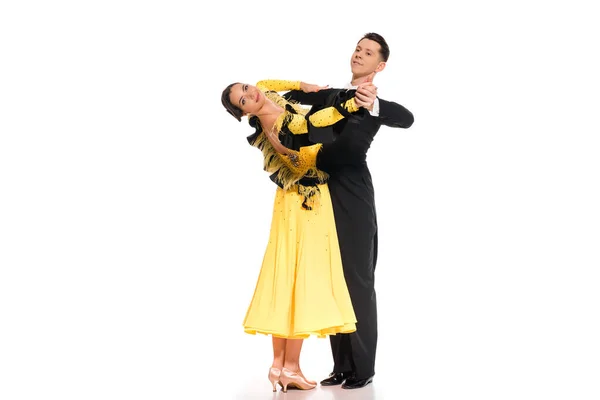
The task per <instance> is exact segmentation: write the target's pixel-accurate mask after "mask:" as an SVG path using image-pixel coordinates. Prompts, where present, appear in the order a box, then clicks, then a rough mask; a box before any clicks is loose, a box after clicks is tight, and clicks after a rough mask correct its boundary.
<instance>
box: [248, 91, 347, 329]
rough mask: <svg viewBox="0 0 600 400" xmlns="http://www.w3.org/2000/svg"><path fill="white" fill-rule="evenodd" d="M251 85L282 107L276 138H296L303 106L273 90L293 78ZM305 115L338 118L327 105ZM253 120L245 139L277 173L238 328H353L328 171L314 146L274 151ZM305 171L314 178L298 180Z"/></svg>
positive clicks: (322, 121)
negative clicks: (265, 236)
mask: <svg viewBox="0 0 600 400" xmlns="http://www.w3.org/2000/svg"><path fill="white" fill-rule="evenodd" d="M257 87H258V88H259V89H261V91H263V92H264V94H265V96H266V97H268V98H269V99H271V100H272V101H274V102H276V103H277V104H279V105H281V106H282V107H283V108H284V109H285V110H286V111H285V112H284V113H283V114H282V115H281V116H280V118H279V119H278V120H277V122H276V124H275V125H276V128H277V129H278V130H279V134H280V138H282V137H284V136H285V135H293V136H294V137H293V139H303V137H302V136H303V135H304V136H306V135H307V132H308V125H307V118H306V110H305V109H303V108H301V107H300V106H299V105H296V104H291V103H288V102H287V101H286V100H285V99H284V98H283V97H281V96H280V95H279V94H278V93H277V92H279V91H284V90H293V89H299V82H294V81H272V80H269V81H261V82H259V83H258V84H257ZM343 106H344V107H345V108H346V110H348V111H349V112H354V111H356V110H357V109H358V108H357V107H356V104H355V103H354V99H351V100H350V101H348V102H347V103H346V104H344V105H343ZM309 118H310V122H311V123H312V124H314V125H315V126H324V125H331V124H333V123H335V122H337V121H339V120H340V119H341V118H343V116H342V115H341V114H340V113H339V112H338V111H337V110H335V109H334V108H333V107H330V108H325V109H323V110H320V111H318V112H317V113H315V114H313V115H311V116H310V117H309ZM253 126H256V133H255V134H254V135H251V136H249V137H248V141H249V142H250V144H252V145H253V146H255V147H258V148H259V149H260V150H261V151H262V152H263V155H264V162H265V165H264V168H265V170H266V171H268V172H271V173H272V174H273V176H276V177H277V180H278V182H279V187H277V189H276V193H275V201H274V205H273V215H272V220H271V230H270V235H269V241H268V244H267V248H266V250H265V254H264V257H263V261H262V266H261V269H260V273H259V276H258V280H257V282H256V287H255V290H254V294H253V296H252V300H251V302H250V305H249V306H248V310H247V312H246V317H245V319H244V323H243V326H244V331H245V332H247V333H249V334H257V333H260V334H265V335H273V336H274V337H280V338H287V339H304V338H307V337H309V336H311V335H315V336H317V337H326V336H327V335H334V334H337V333H350V332H354V331H355V330H356V317H355V314H354V310H353V308H352V302H351V300H350V294H349V292H348V288H347V286H346V281H345V278H344V272H343V269H342V259H341V255H340V248H339V244H338V237H337V232H336V226H335V219H334V215H333V207H332V205H331V197H330V194H329V189H328V186H327V183H326V177H327V174H325V173H323V172H322V171H319V170H318V169H317V168H316V157H317V154H318V151H319V150H320V147H321V145H320V144H316V145H306V146H297V147H298V149H297V151H293V154H292V155H291V156H285V155H282V154H279V153H277V152H275V150H274V149H273V148H272V146H271V144H270V142H269V141H268V139H266V137H265V135H264V133H263V132H262V128H261V127H260V123H258V121H257V120H255V121H254V125H253ZM282 142H284V141H282ZM288 143H290V142H289V141H288ZM295 143H306V144H308V141H305V142H303V141H302V140H300V142H298V141H296V142H295ZM288 147H289V146H288ZM307 177H308V178H310V179H312V182H314V184H312V185H304V184H303V182H306V180H305V179H304V178H307Z"/></svg>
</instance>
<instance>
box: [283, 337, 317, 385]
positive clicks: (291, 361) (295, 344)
mask: <svg viewBox="0 0 600 400" xmlns="http://www.w3.org/2000/svg"><path fill="white" fill-rule="evenodd" d="M303 343H304V339H287V343H286V346H285V363H284V364H283V367H284V368H285V369H289V370H290V371H293V372H296V373H298V374H299V375H300V376H302V377H303V378H304V379H306V381H307V382H308V383H310V384H316V383H317V382H315V381H311V380H308V379H307V378H306V377H305V376H304V374H303V373H302V371H301V370H300V351H301V350H302V344H303Z"/></svg>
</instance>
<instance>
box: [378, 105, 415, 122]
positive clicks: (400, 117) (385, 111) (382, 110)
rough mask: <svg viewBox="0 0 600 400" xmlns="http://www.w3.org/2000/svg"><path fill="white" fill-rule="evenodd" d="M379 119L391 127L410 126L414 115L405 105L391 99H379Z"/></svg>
mask: <svg viewBox="0 0 600 400" xmlns="http://www.w3.org/2000/svg"><path fill="white" fill-rule="evenodd" d="M379 119H380V120H381V123H382V124H383V125H386V126H390V127H392V128H410V126H411V125H412V124H413V122H414V121H415V117H414V116H413V115H412V113H411V112H410V111H408V110H407V109H406V108H405V107H403V106H401V105H400V104H398V103H394V102H393V101H386V100H383V99H379Z"/></svg>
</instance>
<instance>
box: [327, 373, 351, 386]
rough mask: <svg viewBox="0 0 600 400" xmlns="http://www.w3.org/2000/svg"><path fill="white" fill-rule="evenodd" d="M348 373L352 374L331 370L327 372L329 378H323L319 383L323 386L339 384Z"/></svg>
mask: <svg viewBox="0 0 600 400" xmlns="http://www.w3.org/2000/svg"><path fill="white" fill-rule="evenodd" d="M350 375H352V372H332V373H330V374H329V378H327V379H323V380H322V381H321V385H323V386H335V385H341V384H342V383H343V382H344V381H345V380H346V379H347V378H348V377H349V376H350Z"/></svg>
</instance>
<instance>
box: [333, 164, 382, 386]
mask: <svg viewBox="0 0 600 400" xmlns="http://www.w3.org/2000/svg"><path fill="white" fill-rule="evenodd" d="M329 191H330V192H331V200H332V203H333V211H334V215H335V223H336V228H337V234H338V240H339V244H340V252H341V255H342V263H343V267H344V277H345V279H346V284H347V285H348V291H349V292H350V297H351V299H352V305H353V307H354V313H355V314H356V319H357V321H358V322H357V324H356V331H355V332H353V333H349V334H337V335H333V336H330V341H331V351H332V354H333V361H334V367H333V371H334V372H347V371H353V372H354V373H355V374H356V377H357V378H358V379H364V378H368V377H370V376H373V375H375V352H376V350H377V299H376V294H375V265H376V263H377V216H376V213H375V199H374V192H373V185H372V182H371V176H370V174H369V171H368V169H364V170H357V171H355V173H352V171H350V172H349V171H345V173H344V174H339V175H337V176H335V177H334V175H333V174H332V177H331V178H330V180H329Z"/></svg>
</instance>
